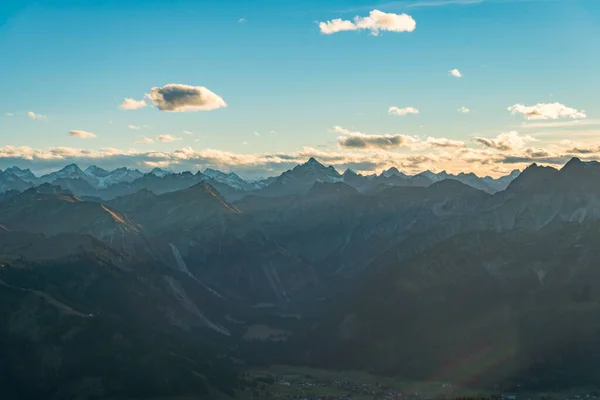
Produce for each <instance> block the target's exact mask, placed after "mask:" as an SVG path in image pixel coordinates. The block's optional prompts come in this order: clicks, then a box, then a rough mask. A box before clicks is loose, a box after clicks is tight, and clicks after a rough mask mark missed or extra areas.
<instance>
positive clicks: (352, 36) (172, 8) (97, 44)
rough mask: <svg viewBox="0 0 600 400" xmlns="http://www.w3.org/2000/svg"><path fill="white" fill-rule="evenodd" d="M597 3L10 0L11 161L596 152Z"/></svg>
mask: <svg viewBox="0 0 600 400" xmlns="http://www.w3.org/2000/svg"><path fill="white" fill-rule="evenodd" d="M599 8H600V5H599V4H597V2H595V1H593V0H447V1H445V0H423V1H419V0H415V1H397V2H388V3H374V2H369V1H364V0H360V1H358V0H350V1H341V0H338V1H328V2H323V1H312V0H308V1H306V0H303V1H296V0H287V1H270V0H266V1H261V2H260V7H257V6H256V3H254V2H245V1H227V2H217V1H203V2H196V1H177V2H164V1H154V0H149V1H137V0H133V1H127V2H122V1H112V0H107V1H86V0H73V1H62V0H61V1H58V0H57V1H52V0H42V1H30V0H23V1H8V2H3V3H2V5H0V22H1V26H0V54H2V59H3V75H4V77H5V79H4V81H3V96H2V98H1V99H0V111H1V114H0V115H1V116H0V141H1V144H2V146H1V147H0V157H1V159H0V168H6V167H8V166H11V165H17V166H20V167H27V168H31V169H32V170H33V171H34V172H49V171H50V170H51V169H52V168H56V167H57V166H64V165H66V164H68V163H71V162H77V163H79V164H81V165H82V166H87V165H91V164H96V165H99V166H101V167H103V168H107V169H111V168H116V167H121V166H127V167H130V168H138V169H140V170H143V171H147V170H150V169H151V168H153V167H157V166H158V167H163V168H169V169H172V170H174V171H181V170H192V171H195V170H198V169H204V168H206V167H213V168H220V169H223V170H227V171H230V170H231V171H235V172H237V173H238V174H240V175H241V176H245V177H253V178H256V177H259V176H265V175H275V174H278V173H281V172H283V171H284V170H286V169H288V168H290V167H291V166H293V165H295V164H297V163H300V162H303V161H306V159H308V158H309V157H311V156H315V157H317V158H319V159H320V160H321V161H322V162H323V163H325V164H327V165H333V166H335V167H336V168H338V169H340V170H341V171H343V170H344V169H346V168H352V169H354V170H356V171H359V172H363V173H379V172H381V171H382V170H384V169H387V168H390V167H392V166H395V167H398V168H399V169H401V170H402V171H403V172H407V173H415V172H421V171H424V170H427V169H430V170H434V171H436V172H439V171H441V170H447V171H449V172H454V173H457V172H460V171H468V172H475V173H477V174H478V175H482V176H483V175H491V176H499V175H502V174H504V173H508V172H510V171H511V170H513V169H515V168H518V169H522V168H523V167H525V166H526V165H528V164H529V163H531V162H538V163H541V164H550V165H560V164H563V163H565V162H566V161H567V160H568V159H569V158H570V157H571V156H574V155H576V156H580V157H583V158H592V157H595V156H597V155H598V147H599V146H600V143H599V142H598V140H597V138H596V136H597V133H598V132H599V129H600V114H599V113H598V111H597V110H598V109H599V107H600V100H599V99H598V96H597V95H596V94H597V93H598V91H599V90H600V81H599V80H598V79H596V78H595V75H596V74H597V71H596V70H597V66H598V64H599V63H600V55H599V54H600V44H599V42H598V40H596V39H597V37H598V33H599V29H600V25H599V22H600V17H599V16H600V13H599V12H598V11H599Z"/></svg>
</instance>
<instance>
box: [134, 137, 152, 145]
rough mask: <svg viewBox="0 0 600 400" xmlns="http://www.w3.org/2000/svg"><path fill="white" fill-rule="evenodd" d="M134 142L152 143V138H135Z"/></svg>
mask: <svg viewBox="0 0 600 400" xmlns="http://www.w3.org/2000/svg"><path fill="white" fill-rule="evenodd" d="M135 142H136V143H140V144H150V143H154V139H152V138H149V137H144V138H141V139H139V140H136V141H135Z"/></svg>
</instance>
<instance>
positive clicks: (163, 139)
mask: <svg viewBox="0 0 600 400" xmlns="http://www.w3.org/2000/svg"><path fill="white" fill-rule="evenodd" d="M156 140H158V141H159V142H164V143H170V142H175V141H177V140H181V138H180V137H174V136H171V135H158V136H157V137H156Z"/></svg>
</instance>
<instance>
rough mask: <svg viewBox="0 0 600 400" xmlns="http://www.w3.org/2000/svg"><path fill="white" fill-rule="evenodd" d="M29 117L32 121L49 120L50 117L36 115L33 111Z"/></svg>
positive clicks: (28, 114) (29, 113)
mask: <svg viewBox="0 0 600 400" xmlns="http://www.w3.org/2000/svg"><path fill="white" fill-rule="evenodd" d="M27 116H28V117H29V118H31V119H48V117H46V116H45V115H42V114H36V113H34V112H33V111H29V112H28V113H27Z"/></svg>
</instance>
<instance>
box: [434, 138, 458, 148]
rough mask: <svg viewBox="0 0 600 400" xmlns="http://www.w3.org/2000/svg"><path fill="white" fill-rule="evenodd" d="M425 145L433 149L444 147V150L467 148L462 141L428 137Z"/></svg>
mask: <svg viewBox="0 0 600 400" xmlns="http://www.w3.org/2000/svg"><path fill="white" fill-rule="evenodd" d="M425 143H426V144H427V145H429V146H431V147H442V148H461V147H465V142H463V141H462V140H453V139H447V138H434V137H431V136H430V137H428V138H427V140H426V141H425Z"/></svg>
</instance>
